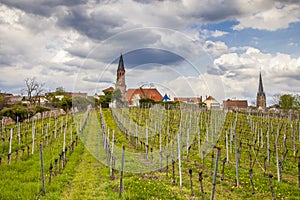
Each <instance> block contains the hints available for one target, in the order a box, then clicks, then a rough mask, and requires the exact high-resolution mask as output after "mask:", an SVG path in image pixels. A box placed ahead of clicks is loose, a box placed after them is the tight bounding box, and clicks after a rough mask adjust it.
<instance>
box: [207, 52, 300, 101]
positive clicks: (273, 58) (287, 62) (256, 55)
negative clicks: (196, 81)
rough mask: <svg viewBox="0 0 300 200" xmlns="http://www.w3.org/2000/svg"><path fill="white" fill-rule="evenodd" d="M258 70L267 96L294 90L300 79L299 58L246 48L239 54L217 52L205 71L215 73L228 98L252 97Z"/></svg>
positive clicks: (256, 82) (256, 84) (255, 87)
mask: <svg viewBox="0 0 300 200" xmlns="http://www.w3.org/2000/svg"><path fill="white" fill-rule="evenodd" d="M260 70H261V71H262V75H263V79H264V84H265V90H266V93H267V95H269V97H270V96H272V95H274V94H276V93H281V92H282V91H285V92H295V85H296V84H297V83H299V80H300V76H299V74H300V57H298V58H293V57H292V56H290V55H287V54H283V53H277V54H275V55H272V54H269V53H263V52H261V51H260V50H258V49H255V48H253V47H247V48H246V50H245V51H244V52H242V53H236V52H234V53H227V54H223V55H221V56H220V57H219V58H217V59H215V60H214V65H213V66H211V68H209V71H208V72H209V73H211V74H213V72H215V71H218V72H219V74H220V76H221V77H222V80H223V81H224V84H225V88H226V94H227V95H228V96H229V97H230V96H236V94H240V96H244V97H247V98H249V99H250V98H251V97H252V98H253V99H254V97H255V94H256V92H257V87H258V73H259V71H260Z"/></svg>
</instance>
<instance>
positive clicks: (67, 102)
mask: <svg viewBox="0 0 300 200" xmlns="http://www.w3.org/2000/svg"><path fill="white" fill-rule="evenodd" d="M58 107H59V108H62V109H63V110H64V111H66V112H67V111H68V110H70V109H71V108H72V97H68V96H64V98H62V100H60V101H59V102H58Z"/></svg>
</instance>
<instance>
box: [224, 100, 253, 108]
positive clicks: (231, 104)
mask: <svg viewBox="0 0 300 200" xmlns="http://www.w3.org/2000/svg"><path fill="white" fill-rule="evenodd" d="M223 105H224V108H247V107H248V101H247V100H229V99H228V100H226V101H223Z"/></svg>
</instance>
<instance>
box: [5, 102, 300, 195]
mask: <svg viewBox="0 0 300 200" xmlns="http://www.w3.org/2000/svg"><path fill="white" fill-rule="evenodd" d="M0 137H1V139H2V140H1V144H0V158H1V164H0V191H1V192H0V199H118V198H119V199H300V188H299V184H300V183H299V178H300V176H299V174H300V157H299V155H298V151H299V148H300V121H299V115H297V114H295V113H291V112H290V113H262V112H252V113H250V112H244V113H237V112H227V113H226V112H223V111H205V110H201V109H199V108H197V107H195V106H188V105H182V106H181V107H180V109H179V108H172V107H169V106H160V105H156V106H153V107H151V108H113V109H101V108H100V109H99V108H98V109H92V108H89V109H88V110H87V111H86V112H85V113H76V114H74V115H66V116H52V117H50V118H43V117H42V118H41V119H38V120H34V121H30V122H24V123H18V124H16V125H13V126H7V127H4V126H2V127H1V135H0Z"/></svg>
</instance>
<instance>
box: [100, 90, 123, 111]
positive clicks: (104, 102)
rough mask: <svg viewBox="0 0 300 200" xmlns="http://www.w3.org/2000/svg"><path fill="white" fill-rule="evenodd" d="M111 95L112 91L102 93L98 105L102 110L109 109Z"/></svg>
mask: <svg viewBox="0 0 300 200" xmlns="http://www.w3.org/2000/svg"><path fill="white" fill-rule="evenodd" d="M119 91H120V90H119ZM112 94H113V92H112V91H106V92H104V96H101V97H100V99H99V103H100V104H101V107H102V108H108V107H109V103H110V102H111V99H112Z"/></svg>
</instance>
